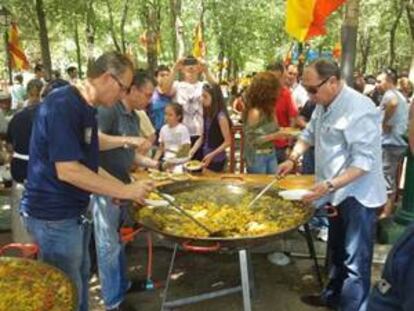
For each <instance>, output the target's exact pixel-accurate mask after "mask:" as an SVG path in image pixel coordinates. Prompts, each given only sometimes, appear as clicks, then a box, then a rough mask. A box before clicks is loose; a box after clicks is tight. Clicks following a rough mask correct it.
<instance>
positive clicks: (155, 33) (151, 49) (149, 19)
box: [143, 0, 161, 73]
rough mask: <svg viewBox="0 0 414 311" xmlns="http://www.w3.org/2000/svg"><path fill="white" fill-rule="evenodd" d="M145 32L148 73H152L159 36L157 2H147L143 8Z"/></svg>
mask: <svg viewBox="0 0 414 311" xmlns="http://www.w3.org/2000/svg"><path fill="white" fill-rule="evenodd" d="M143 13H144V17H145V23H146V30H147V32H146V33H147V38H146V39H147V62H148V71H149V72H150V73H154V72H155V70H156V69H157V66H158V52H159V45H160V41H159V40H160V36H161V33H160V32H161V3H160V1H159V0H152V1H148V2H147V3H146V5H145V8H144V12H143Z"/></svg>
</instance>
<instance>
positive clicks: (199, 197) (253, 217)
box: [135, 180, 315, 249]
mask: <svg viewBox="0 0 414 311" xmlns="http://www.w3.org/2000/svg"><path fill="white" fill-rule="evenodd" d="M262 188H263V185H260V184H250V183H234V182H229V181H223V180H221V181H184V182H176V183H172V184H168V185H164V186H160V187H159V188H158V190H159V191H161V192H163V193H167V194H170V195H171V196H173V197H174V198H175V203H176V204H177V205H179V206H180V207H182V208H183V209H185V211H186V212H188V213H189V214H191V216H193V217H194V218H196V219H197V220H198V221H199V222H201V223H202V224H203V225H205V226H206V227H207V228H209V229H210V231H211V232H215V233H218V234H213V235H212V234H211V232H210V233H209V232H207V231H206V230H204V229H203V228H202V227H200V226H199V225H197V224H196V223H195V222H194V221H192V220H191V219H189V218H188V217H185V216H184V215H182V214H181V213H179V212H177V210H176V209H174V207H172V206H159V207H153V206H144V207H142V208H141V209H139V210H137V211H136V212H135V219H136V221H137V222H138V223H139V224H141V225H142V226H144V227H146V228H147V229H149V230H152V231H155V232H157V233H160V234H162V235H163V236H165V237H167V238H169V239H172V240H174V241H175V242H177V243H181V244H183V245H184V246H190V245H194V244H196V245H199V244H201V245H210V246H211V247H212V248H216V249H220V248H234V247H238V248H246V247H250V246H254V245H258V244H261V243H265V242H267V241H269V240H271V239H273V238H275V237H276V236H278V235H280V234H283V233H286V232H289V231H291V230H294V229H296V228H298V227H299V226H301V225H303V224H305V223H307V222H308V221H309V220H310V218H312V216H313V215H314V214H315V209H314V207H313V206H312V205H311V204H306V203H304V202H301V201H286V200H283V199H282V198H281V197H280V196H279V195H278V190H277V189H270V190H269V191H268V192H266V194H265V195H263V196H262V197H261V198H260V199H259V200H258V201H257V202H256V203H255V204H254V205H253V206H252V207H248V204H249V202H250V201H251V200H252V199H253V198H254V197H255V195H256V194H257V193H259V192H260V190H261V189H262Z"/></svg>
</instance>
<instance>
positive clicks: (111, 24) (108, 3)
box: [106, 0, 121, 52]
mask: <svg viewBox="0 0 414 311" xmlns="http://www.w3.org/2000/svg"><path fill="white" fill-rule="evenodd" d="M106 6H107V7H108V14H109V31H110V33H111V37H112V41H113V42H114V45H115V49H116V50H117V51H118V52H121V48H120V46H119V43H118V39H117V38H116V31H115V25H114V16H113V14H112V6H111V0H106Z"/></svg>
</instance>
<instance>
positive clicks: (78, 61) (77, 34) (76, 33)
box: [74, 20, 83, 79]
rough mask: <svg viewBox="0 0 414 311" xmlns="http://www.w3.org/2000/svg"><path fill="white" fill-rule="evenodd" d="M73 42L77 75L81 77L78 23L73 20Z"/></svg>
mask: <svg viewBox="0 0 414 311" xmlns="http://www.w3.org/2000/svg"><path fill="white" fill-rule="evenodd" d="M74 28H75V44H76V60H77V63H78V77H79V78H80V79H82V76H83V72H82V57H81V46H80V40H79V30H78V23H77V21H76V20H75V25H74Z"/></svg>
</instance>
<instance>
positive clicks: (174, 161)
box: [165, 157, 190, 165]
mask: <svg viewBox="0 0 414 311" xmlns="http://www.w3.org/2000/svg"><path fill="white" fill-rule="evenodd" d="M188 161H190V157H185V158H171V159H165V162H166V163H170V164H175V165H180V164H184V163H187V162H188Z"/></svg>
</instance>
